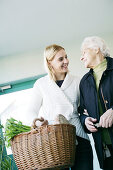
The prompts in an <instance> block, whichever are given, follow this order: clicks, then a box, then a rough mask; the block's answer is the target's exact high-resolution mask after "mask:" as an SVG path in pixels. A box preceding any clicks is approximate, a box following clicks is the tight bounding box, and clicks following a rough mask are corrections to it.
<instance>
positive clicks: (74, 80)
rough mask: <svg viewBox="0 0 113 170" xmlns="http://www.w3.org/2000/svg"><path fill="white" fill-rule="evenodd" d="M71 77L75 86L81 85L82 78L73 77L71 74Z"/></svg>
mask: <svg viewBox="0 0 113 170" xmlns="http://www.w3.org/2000/svg"><path fill="white" fill-rule="evenodd" d="M69 76H70V77H71V79H72V80H73V82H74V83H75V84H79V83H80V77H79V76H76V75H72V74H70V75H69Z"/></svg>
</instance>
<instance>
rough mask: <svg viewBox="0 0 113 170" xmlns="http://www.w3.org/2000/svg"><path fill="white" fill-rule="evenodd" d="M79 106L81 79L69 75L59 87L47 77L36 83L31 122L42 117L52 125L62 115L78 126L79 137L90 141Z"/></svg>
mask: <svg viewBox="0 0 113 170" xmlns="http://www.w3.org/2000/svg"><path fill="white" fill-rule="evenodd" d="M78 104H79V79H78V78H77V77H75V76H72V75H70V74H69V73H68V74H67V75H66V77H65V79H64V81H63V84H62V86H61V87H59V86H58V85H57V84H56V83H55V82H54V81H53V80H51V79H50V78H49V75H47V76H45V77H42V78H40V79H38V80H37V81H36V82H35V84H34V87H33V92H32V96H31V100H30V103H29V107H28V112H27V113H28V114H30V120H31V122H32V120H33V119H34V118H36V117H41V116H42V117H44V118H45V119H47V120H48V121H49V123H50V124H51V123H52V122H53V120H54V119H55V117H56V115H58V114H62V115H64V116H65V117H66V119H67V120H68V121H69V122H70V123H71V124H73V125H75V126H76V134H77V136H80V137H82V138H85V139H88V140H89V138H88V135H87V134H86V133H85V132H84V130H83V128H82V125H81V123H80V120H79V116H78V113H77V107H78ZM28 116H29V115H28Z"/></svg>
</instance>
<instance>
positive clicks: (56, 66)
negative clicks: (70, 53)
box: [49, 49, 69, 75]
mask: <svg viewBox="0 0 113 170" xmlns="http://www.w3.org/2000/svg"><path fill="white" fill-rule="evenodd" d="M49 63H50V66H51V68H52V70H53V72H54V74H55V75H58V74H62V75H63V74H64V75H65V73H67V72H68V64H69V60H68V58H67V54H66V52H65V50H64V49H61V50H60V51H58V52H57V53H56V55H55V56H54V58H53V59H52V60H51V61H49Z"/></svg>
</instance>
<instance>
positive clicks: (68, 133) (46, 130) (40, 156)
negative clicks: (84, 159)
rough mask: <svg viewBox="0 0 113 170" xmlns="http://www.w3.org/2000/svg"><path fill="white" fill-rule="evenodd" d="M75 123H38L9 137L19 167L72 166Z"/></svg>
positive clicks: (29, 168)
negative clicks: (39, 124) (36, 126)
mask: <svg viewBox="0 0 113 170" xmlns="http://www.w3.org/2000/svg"><path fill="white" fill-rule="evenodd" d="M75 130H76V129H75V127H74V126H73V125H70V124H56V125H47V126H40V127H39V128H36V129H33V130H31V131H30V132H26V133H21V134H19V135H17V136H15V137H14V138H13V139H12V141H11V148H12V151H13V156H14V159H15V162H16V165H17V167H18V169H21V170H33V169H56V168H66V167H71V166H73V164H74V160H75V149H76V145H75V140H76V135H75Z"/></svg>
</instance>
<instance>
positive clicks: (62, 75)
mask: <svg viewBox="0 0 113 170" xmlns="http://www.w3.org/2000/svg"><path fill="white" fill-rule="evenodd" d="M65 76H66V73H63V74H61V73H57V74H55V78H56V80H57V81H58V80H64V79H65Z"/></svg>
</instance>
